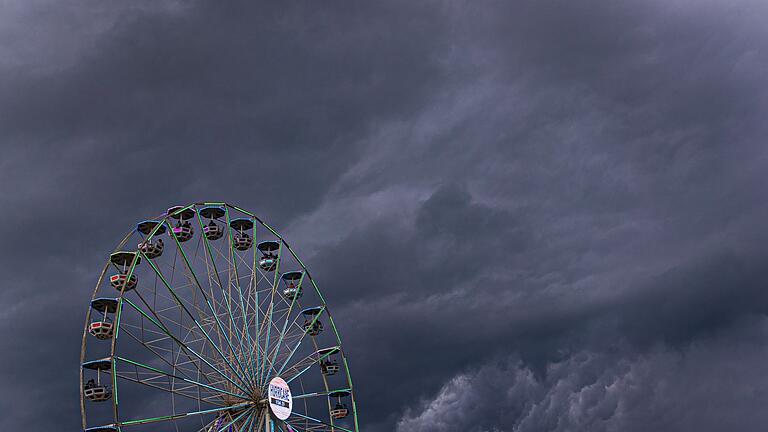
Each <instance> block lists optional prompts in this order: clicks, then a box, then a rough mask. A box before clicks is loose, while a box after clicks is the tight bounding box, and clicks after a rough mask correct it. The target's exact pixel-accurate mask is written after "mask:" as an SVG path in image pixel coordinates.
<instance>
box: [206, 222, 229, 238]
mask: <svg viewBox="0 0 768 432" xmlns="http://www.w3.org/2000/svg"><path fill="white" fill-rule="evenodd" d="M203 234H205V238H207V239H208V240H218V239H220V238H222V237H223V236H224V228H222V227H221V225H219V224H217V223H216V222H214V221H210V222H209V223H208V224H207V225H206V226H204V227H203Z"/></svg>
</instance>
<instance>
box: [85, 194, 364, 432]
mask: <svg viewBox="0 0 768 432" xmlns="http://www.w3.org/2000/svg"><path fill="white" fill-rule="evenodd" d="M80 360H81V368H80V388H81V392H80V395H81V397H80V409H81V414H82V422H83V430H84V431H86V432H118V431H121V432H144V431H152V432H164V431H169V432H170V431H173V432H188V431H189V432H192V431H199V432H263V431H266V432H304V431H312V432H316V431H318V432H319V431H336V432H359V429H358V421H357V410H356V407H355V396H354V392H353V389H352V379H351V377H350V374H349V368H348V366H347V358H346V356H345V355H344V350H343V349H342V346H341V338H340V337H339V334H338V332H337V330H336V326H335V324H334V321H333V318H332V317H331V314H330V311H329V310H328V306H327V304H326V302H325V299H324V297H323V295H322V294H321V292H320V289H319V288H318V286H317V284H316V283H315V281H314V280H313V279H312V276H311V275H310V273H309V271H308V270H307V268H306V267H305V266H304V264H303V263H302V262H301V260H300V259H299V257H298V256H297V255H296V253H295V252H294V251H293V250H292V249H291V248H290V246H288V244H287V243H286V242H285V240H284V239H283V238H282V237H281V236H280V234H278V233H277V232H276V231H275V230H274V229H272V228H271V227H270V226H269V225H267V224H266V223H264V222H263V221H262V220H261V219H259V218H258V217H257V216H255V215H254V214H252V213H250V212H248V211H246V210H243V209H241V208H238V207H235V206H233V205H230V204H227V203H195V204H190V205H187V206H176V207H172V208H170V209H168V211H167V212H165V213H164V214H162V215H160V216H157V217H155V218H153V219H149V220H145V221H143V222H140V223H139V224H138V225H137V227H136V229H135V230H133V231H131V232H130V233H128V235H126V236H125V238H123V240H122V241H121V242H120V243H119V244H118V246H117V248H116V249H115V251H114V252H113V253H112V254H111V255H110V256H109V258H108V260H107V263H106V265H105V266H104V269H103V271H102V272H101V276H100V277H99V280H98V283H97V284H96V289H95V290H94V291H93V295H92V297H91V301H90V304H89V307H88V313H87V317H86V322H85V329H84V332H83V342H82V349H81V355H80Z"/></svg>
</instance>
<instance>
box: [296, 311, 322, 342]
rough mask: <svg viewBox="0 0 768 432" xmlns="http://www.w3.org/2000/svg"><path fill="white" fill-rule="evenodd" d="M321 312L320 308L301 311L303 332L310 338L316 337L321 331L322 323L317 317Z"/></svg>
mask: <svg viewBox="0 0 768 432" xmlns="http://www.w3.org/2000/svg"><path fill="white" fill-rule="evenodd" d="M322 312H323V307H322V306H316V307H311V308H306V309H304V310H303V311H301V314H302V315H304V325H303V326H302V327H303V328H304V331H305V332H307V334H308V335H310V336H317V335H319V334H320V333H322V331H323V323H322V322H321V321H320V319H319V315H320V314H321V313H322Z"/></svg>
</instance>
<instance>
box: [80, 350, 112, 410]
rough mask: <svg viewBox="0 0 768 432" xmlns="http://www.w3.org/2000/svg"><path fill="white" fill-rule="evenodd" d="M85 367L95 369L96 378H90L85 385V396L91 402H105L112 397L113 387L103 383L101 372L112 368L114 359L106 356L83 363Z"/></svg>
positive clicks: (107, 371)
mask: <svg viewBox="0 0 768 432" xmlns="http://www.w3.org/2000/svg"><path fill="white" fill-rule="evenodd" d="M83 369H89V370H95V371H96V379H95V380H94V379H89V380H88V381H87V382H86V383H85V385H84V386H83V397H85V399H87V400H89V401H91V402H104V401H107V400H109V399H111V398H112V389H111V388H109V386H107V385H103V384H101V374H102V372H106V373H107V374H109V371H111V369H112V359H109V358H106V359H101V360H93V361H89V362H85V363H83Z"/></svg>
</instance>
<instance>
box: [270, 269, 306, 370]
mask: <svg viewBox="0 0 768 432" xmlns="http://www.w3.org/2000/svg"><path fill="white" fill-rule="evenodd" d="M304 275H305V273H304V272H302V273H301V278H299V283H298V284H297V286H298V287H299V288H301V283H302V282H303V281H304ZM297 298H298V296H293V299H291V305H290V306H289V307H288V311H287V312H286V313H285V320H284V321H283V329H282V331H281V332H280V338H279V339H278V340H277V344H276V345H275V348H274V350H273V354H272V359H271V360H270V363H269V369H268V370H267V371H266V375H267V376H266V377H265V379H266V378H268V376H269V373H270V372H271V371H272V370H274V368H275V363H276V362H277V355H278V354H279V353H280V345H281V344H282V343H283V339H284V338H285V334H286V332H287V329H288V323H289V321H290V317H291V312H292V310H293V305H295V304H296V300H297ZM295 319H298V315H297V316H296V318H295Z"/></svg>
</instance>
